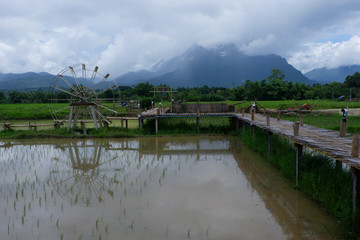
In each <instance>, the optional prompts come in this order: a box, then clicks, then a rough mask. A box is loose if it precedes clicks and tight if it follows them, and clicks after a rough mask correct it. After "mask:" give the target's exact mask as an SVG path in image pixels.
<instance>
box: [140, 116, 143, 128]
mask: <svg viewBox="0 0 360 240" xmlns="http://www.w3.org/2000/svg"><path fill="white" fill-rule="evenodd" d="M143 124H144V121H143V118H142V117H139V128H143Z"/></svg>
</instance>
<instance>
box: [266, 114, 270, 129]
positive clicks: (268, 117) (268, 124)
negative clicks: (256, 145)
mask: <svg viewBox="0 0 360 240" xmlns="http://www.w3.org/2000/svg"><path fill="white" fill-rule="evenodd" d="M266 126H268V127H269V126H270V116H269V115H267V116H266Z"/></svg>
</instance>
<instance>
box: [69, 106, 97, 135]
mask: <svg viewBox="0 0 360 240" xmlns="http://www.w3.org/2000/svg"><path fill="white" fill-rule="evenodd" d="M91 107H92V106H91ZM73 110H74V107H73V106H71V107H70V114H69V119H68V125H67V131H69V130H70V126H71V120H72V115H73ZM92 110H93V109H92V108H91V111H92ZM96 128H97V127H96Z"/></svg>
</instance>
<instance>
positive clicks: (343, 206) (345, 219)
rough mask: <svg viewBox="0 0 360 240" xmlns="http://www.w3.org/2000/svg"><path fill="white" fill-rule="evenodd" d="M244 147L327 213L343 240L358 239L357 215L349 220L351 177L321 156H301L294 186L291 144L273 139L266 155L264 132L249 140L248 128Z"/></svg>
mask: <svg viewBox="0 0 360 240" xmlns="http://www.w3.org/2000/svg"><path fill="white" fill-rule="evenodd" d="M240 135H241V138H242V140H243V142H244V144H245V145H246V146H248V147H250V148H252V149H253V150H255V151H257V152H259V153H261V154H262V155H263V156H264V157H265V159H266V160H267V161H268V162H270V163H271V164H272V165H273V166H274V167H275V168H277V169H278V170H279V171H280V172H281V173H282V174H283V175H284V176H285V177H286V178H288V179H289V180H290V181H291V182H293V184H294V185H293V186H294V187H296V188H299V189H301V190H302V191H303V192H305V193H306V194H308V195H309V197H310V198H312V199H314V200H315V201H316V202H318V203H320V204H321V205H322V206H323V207H324V208H325V209H327V210H328V211H329V212H330V213H331V214H332V215H333V216H334V217H335V218H336V219H337V220H338V221H339V222H340V223H341V226H342V230H343V234H344V236H345V237H346V238H350V239H360V229H359V228H357V227H355V228H353V226H359V225H360V216H359V215H360V214H359V213H360V211H359V213H358V214H357V216H356V218H355V220H354V219H353V216H352V175H351V173H350V172H348V171H343V170H339V169H338V168H336V166H335V164H334V161H333V160H332V159H331V158H329V157H327V156H324V155H322V154H316V153H308V152H304V155H303V162H302V171H301V178H300V180H299V185H298V186H296V185H295V181H296V179H295V177H296V176H295V167H296V166H295V159H296V152H295V148H294V147H293V144H292V143H290V142H289V141H288V140H286V139H284V138H281V137H274V139H273V154H272V155H269V154H268V145H267V143H268V136H267V133H266V132H265V131H262V130H260V129H256V137H255V138H253V137H252V132H251V130H250V128H248V130H247V131H246V132H245V133H244V134H242V133H240Z"/></svg>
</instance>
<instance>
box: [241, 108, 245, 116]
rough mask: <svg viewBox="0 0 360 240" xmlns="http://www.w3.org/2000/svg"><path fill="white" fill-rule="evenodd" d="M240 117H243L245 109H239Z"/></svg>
mask: <svg viewBox="0 0 360 240" xmlns="http://www.w3.org/2000/svg"><path fill="white" fill-rule="evenodd" d="M241 116H242V117H243V116H245V108H242V109H241Z"/></svg>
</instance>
